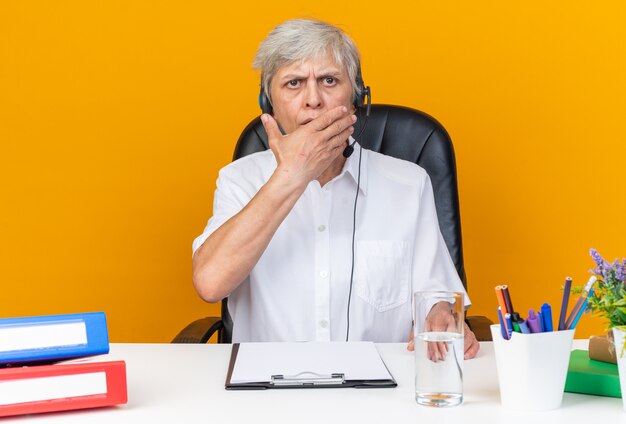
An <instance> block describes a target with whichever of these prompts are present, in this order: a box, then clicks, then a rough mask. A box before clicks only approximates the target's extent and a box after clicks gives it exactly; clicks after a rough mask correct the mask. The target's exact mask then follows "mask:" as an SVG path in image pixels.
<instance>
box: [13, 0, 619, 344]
mask: <svg viewBox="0 0 626 424" xmlns="http://www.w3.org/2000/svg"><path fill="white" fill-rule="evenodd" d="M301 16H312V17H317V18H320V19H324V20H327V21H329V22H332V23H335V24H338V25H340V26H341V27H342V28H343V29H345V30H346V31H347V32H348V33H349V34H350V35H351V36H352V37H353V38H354V39H355V40H356V41H357V43H358V45H359V46H360V49H361V53H362V56H363V61H362V65H363V75H364V78H365V81H366V83H367V84H368V85H370V86H371V87H372V92H373V99H374V102H376V103H394V104H402V105H407V106H411V107H414V108H417V109H421V110H424V111H426V112H428V113H430V114H431V115H433V116H435V117H436V118H437V119H438V120H440V121H441V122H442V123H443V124H444V126H445V127H446V128H447V129H448V130H449V132H450V134H451V136H452V138H453V141H454V143H455V146H456V153H457V160H458V170H459V183H460V193H461V206H462V224H463V235H464V242H465V255H466V267H467V272H468V277H469V284H470V295H471V297H472V300H473V302H474V306H473V313H475V314H486V315H488V316H490V317H491V318H495V313H494V311H495V305H496V302H495V296H494V294H493V286H494V285H496V284H500V283H508V284H510V286H511V292H512V294H513V299H514V304H515V306H516V308H517V309H525V308H528V307H538V306H539V305H540V304H541V303H542V302H544V301H550V302H553V303H554V304H558V299H559V297H560V291H559V287H560V285H561V284H562V281H563V279H564V277H565V276H567V275H571V276H572V277H574V281H575V282H576V283H581V284H582V283H583V282H584V281H586V279H587V276H588V274H587V270H588V269H590V268H592V265H593V263H592V261H591V259H590V258H589V256H588V249H589V248H590V247H595V248H597V249H598V250H599V251H600V252H601V253H602V254H604V255H605V256H606V257H608V259H610V260H612V259H613V258H614V257H616V256H618V255H625V256H626V243H625V242H624V241H625V240H626V226H625V222H624V213H625V211H626V209H625V206H626V199H625V192H624V182H625V181H626V178H625V175H624V158H625V157H626V124H625V122H626V119H625V116H626V82H625V81H626V47H625V46H626V30H625V29H624V28H626V5H625V3H624V2H621V1H613V2H597V3H596V4H594V5H591V3H589V2H577V1H557V2H535V1H530V2H523V4H518V3H510V2H496V1H493V2H487V1H484V2H481V1H477V2H457V1H435V2H433V1H428V2H425V1H402V2H393V1H388V2H385V3H384V6H382V5H374V4H371V3H363V2H355V3H351V2H337V1H333V2H330V1H325V0H321V1H316V2H312V3H310V5H309V6H298V5H296V3H294V2H292V1H284V0H276V1H273V2H250V4H245V5H244V4H241V3H238V4H236V3H228V2H207V1H190V2H176V1H135V2H128V1H107V2H84V1H66V2H43V1H42V2H29V1H17V0H15V1H11V0H9V1H6V0H5V1H3V2H2V3H0V196H1V199H2V201H1V205H0V285H1V289H2V296H1V299H2V301H1V302H2V303H1V308H0V316H19V315H31V314H49V313H67V312H78V311H93V310H104V311H106V312H107V315H108V319H109V327H110V337H111V340H112V341H114V342H168V341H169V340H170V339H171V338H172V337H173V336H174V335H175V334H176V332H177V331H178V330H179V329H180V328H181V327H182V326H184V325H185V324H186V323H187V322H189V321H191V320H192V319H195V318H198V317H202V316H206V315H209V314H214V313H217V312H218V308H217V306H216V305H207V304H205V303H203V302H202V301H201V300H199V298H198V297H197V296H196V294H195V292H194V290H193V288H192V284H191V241H192V239H193V238H194V237H195V236H196V235H197V234H199V233H200V232H201V231H202V229H203V228H204V225H205V223H206V220H207V219H208V217H209V216H210V214H211V205H212V196H213V190H214V182H215V178H216V175H217V171H218V169H219V168H220V167H222V166H224V165H225V164H227V163H228V162H229V161H230V157H231V152H232V150H233V147H234V143H235V141H236V139H237V136H238V134H239V132H240V130H241V129H242V128H243V127H244V126H245V125H246V124H247V123H248V122H249V121H250V120H251V119H252V118H253V117H255V116H256V115H258V113H259V110H258V107H257V105H256V96H257V90H258V82H259V81H258V75H257V74H256V73H255V72H254V71H253V70H252V69H251V65H250V64H251V61H252V57H253V55H254V52H255V50H256V47H257V46H258V44H259V42H260V41H261V40H262V39H263V37H264V36H265V35H266V34H267V32H269V31H270V30H271V29H272V28H273V27H274V26H275V25H276V24H278V23H280V22H281V21H283V20H285V19H288V18H293V17H301ZM602 328H603V323H602V322H601V321H599V320H597V319H591V318H585V319H584V320H583V321H582V322H581V325H580V326H579V330H578V332H577V337H586V336H588V335H589V334H590V333H593V332H600V331H601V330H602Z"/></svg>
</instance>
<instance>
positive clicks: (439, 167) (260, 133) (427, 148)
mask: <svg viewBox="0 0 626 424" xmlns="http://www.w3.org/2000/svg"><path fill="white" fill-rule="evenodd" d="M357 116H364V113H361V114H360V115H359V114H357ZM259 118H260V117H257V118H255V119H254V120H253V121H252V122H250V123H249V124H248V126H247V127H246V128H245V129H244V130H243V132H242V133H241V136H240V137H239V140H238V141H237V146H236V147H235V152H234V154H233V160H235V159H239V158H241V157H244V156H247V155H249V154H251V153H255V152H260V151H263V150H267V149H268V148H269V145H268V142H267V134H266V133H265V129H264V128H263V124H262V123H261V120H260V119H259ZM355 130H356V131H355V134H358V133H359V130H360V127H359V123H357V124H356V125H355ZM358 142H359V144H360V145H361V146H363V147H364V148H366V149H369V150H373V151H376V152H380V153H383V154H385V155H389V156H393V157H396V158H399V159H404V160H408V161H410V162H413V163H416V164H418V165H419V166H421V167H422V168H424V169H425V170H426V172H427V173H428V175H429V176H430V179H431V182H432V185H433V191H434V195H435V206H436V209H437V217H438V219H439V227H440V228H441V233H442V235H443V238H444V240H445V242H446V245H447V246H448V251H449V252H450V256H452V260H453V261H454V265H455V267H456V270H457V272H458V273H459V277H460V278H461V281H462V282H463V285H464V286H465V287H467V282H466V277H465V267H464V265H463V246H462V241H461V216H460V211H459V194H458V186H457V179H456V161H455V158H454V148H453V146H452V141H451V140H450V137H449V136H448V133H447V132H446V130H445V129H444V128H443V127H442V126H441V124H439V122H437V121H436V120H435V119H434V118H432V117H430V116H428V115H427V114H425V113H423V112H419V111H417V110H414V109H410V108H406V107H400V106H391V105H372V106H371V111H370V116H369V118H368V120H367V126H366V128H365V130H364V132H363V134H362V135H361V137H359V140H358ZM222 320H223V322H224V330H223V335H222V339H221V342H224V343H230V342H231V340H232V337H231V336H232V319H231V317H230V314H229V313H228V300H227V299H224V300H223V301H222Z"/></svg>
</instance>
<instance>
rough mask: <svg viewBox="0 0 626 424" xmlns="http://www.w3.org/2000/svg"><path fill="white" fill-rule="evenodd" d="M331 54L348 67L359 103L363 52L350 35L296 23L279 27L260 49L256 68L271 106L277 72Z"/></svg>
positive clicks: (319, 24)
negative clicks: (272, 84) (274, 78)
mask: <svg viewBox="0 0 626 424" xmlns="http://www.w3.org/2000/svg"><path fill="white" fill-rule="evenodd" d="M327 52H328V53H330V54H331V55H332V56H333V58H334V59H335V63H336V64H337V65H343V66H344V67H345V69H346V71H347V73H348V77H349V78H350V82H351V83H352V92H353V99H356V98H357V97H358V96H359V95H360V94H361V89H360V87H359V86H358V85H357V84H356V78H357V72H358V70H359V63H360V56H359V50H358V49H357V47H356V44H354V41H352V39H351V38H350V37H348V35H347V34H346V33H344V32H343V31H342V30H340V29H339V28H337V27H334V26H332V25H329V24H327V23H325V22H322V21H316V20H311V19H292V20H289V21H286V22H283V23H282V24H280V25H278V26H277V27H276V28H274V29H273V30H272V32H270V33H269V34H268V36H267V37H266V38H265V40H263V42H262V43H261V45H260V46H259V49H258V50H257V52H256V55H255V56H254V61H253V62H252V66H253V67H254V69H257V70H260V71H261V86H262V87H263V90H264V91H265V94H266V95H267V98H268V99H269V100H270V102H271V95H270V83H271V81H272V78H273V77H274V74H275V73H276V71H278V70H279V69H280V68H282V67H283V66H287V65H291V64H292V63H294V62H298V61H304V60H307V59H312V58H315V57H317V56H318V55H320V54H323V53H327Z"/></svg>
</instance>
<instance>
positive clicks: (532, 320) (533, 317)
mask: <svg viewBox="0 0 626 424" xmlns="http://www.w3.org/2000/svg"><path fill="white" fill-rule="evenodd" d="M526 324H528V329H529V330H530V332H531V333H541V324H539V317H538V316H537V314H535V311H534V310H532V309H529V310H528V318H527V319H526Z"/></svg>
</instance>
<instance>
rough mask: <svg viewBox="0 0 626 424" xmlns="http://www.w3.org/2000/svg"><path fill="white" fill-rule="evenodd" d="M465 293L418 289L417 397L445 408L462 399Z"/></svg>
mask: <svg viewBox="0 0 626 424" xmlns="http://www.w3.org/2000/svg"><path fill="white" fill-rule="evenodd" d="M463 300H464V299H463V293H459V292H445V291H431V292H415V293H414V294H413V301H414V303H413V305H414V308H415V309H414V311H415V316H414V328H413V331H414V334H413V335H414V337H415V400H416V401H417V403H418V404H420V405H427V406H435V407H444V406H455V405H460V404H461V403H462V402H463V353H464V348H463V322H464V301H463Z"/></svg>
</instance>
